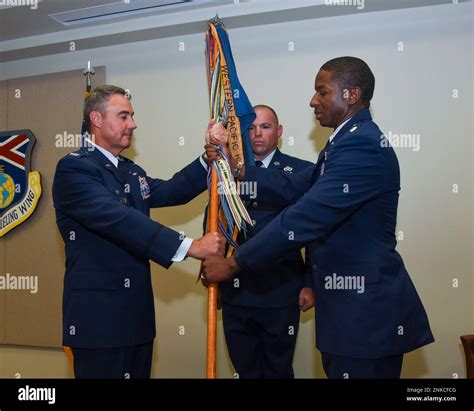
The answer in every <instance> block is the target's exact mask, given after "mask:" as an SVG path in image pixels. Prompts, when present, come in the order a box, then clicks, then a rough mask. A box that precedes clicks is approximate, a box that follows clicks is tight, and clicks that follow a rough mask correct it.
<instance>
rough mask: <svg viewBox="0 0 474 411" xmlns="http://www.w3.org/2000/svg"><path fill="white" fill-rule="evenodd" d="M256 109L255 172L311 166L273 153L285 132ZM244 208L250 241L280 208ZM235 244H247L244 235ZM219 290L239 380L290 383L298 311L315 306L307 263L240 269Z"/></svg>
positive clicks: (297, 256)
mask: <svg viewBox="0 0 474 411" xmlns="http://www.w3.org/2000/svg"><path fill="white" fill-rule="evenodd" d="M254 110H255V114H256V118H255V120H254V122H253V123H252V125H251V126H250V128H249V133H250V139H251V143H252V150H253V153H254V156H255V160H256V164H257V165H258V166H259V167H263V168H268V169H274V170H281V171H282V172H284V173H292V172H298V171H302V170H304V169H305V168H307V167H309V166H311V165H312V163H310V162H309V161H304V160H300V159H298V158H295V157H291V156H289V155H286V154H283V153H282V152H281V151H280V150H279V149H278V148H277V146H278V141H279V139H280V137H281V135H282V132H283V127H282V125H280V124H279V122H278V117H277V114H276V113H275V111H274V110H273V109H272V108H271V107H268V106H264V105H259V106H255V107H254ZM247 191H251V190H250V189H249V190H247ZM247 209H248V211H249V214H250V216H251V218H252V220H254V223H255V227H254V228H253V229H252V230H251V231H250V232H249V233H248V238H252V237H254V236H255V235H256V234H257V233H258V232H259V231H261V230H262V229H263V228H264V227H265V226H266V225H267V224H268V223H269V222H270V221H272V219H273V218H275V217H276V216H277V215H278V214H279V213H280V212H281V211H282V207H281V206H278V205H273V204H260V203H259V202H258V201H252V200H250V201H247ZM238 240H239V243H243V242H245V238H244V237H243V236H242V235H241V236H240V237H239V239H238ZM219 289H220V291H221V301H222V319H223V325H224V334H225V339H226V343H227V347H228V350H229V355H230V358H231V360H232V363H233V365H234V368H235V370H236V372H237V374H238V377H239V378H293V377H294V373H293V365H292V363H293V354H294V351H295V344H296V336H297V333H298V326H299V319H300V309H301V310H303V311H306V310H308V309H309V308H311V307H312V306H313V304H314V298H313V291H312V272H311V264H307V265H306V266H305V263H304V261H303V258H302V256H301V253H300V250H299V249H295V250H292V251H290V252H286V253H283V254H282V256H281V257H280V258H276V259H275V260H274V261H272V262H267V264H265V268H263V269H262V270H260V271H259V272H258V275H254V274H253V273H252V272H249V271H247V270H241V271H239V272H238V273H237V274H236V275H235V277H234V278H232V279H230V280H227V281H224V282H223V283H222V284H221V285H220V287H219Z"/></svg>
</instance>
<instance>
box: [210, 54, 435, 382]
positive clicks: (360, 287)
mask: <svg viewBox="0 0 474 411" xmlns="http://www.w3.org/2000/svg"><path fill="white" fill-rule="evenodd" d="M374 85H375V79H374V76H373V74H372V72H371V70H370V68H369V67H368V66H367V64H366V63H365V62H364V61H362V60H360V59H358V58H354V57H340V58H336V59H333V60H330V61H328V62H327V63H325V64H324V65H323V66H322V67H321V69H320V70H319V72H318V74H317V76H316V81H315V91H316V92H315V94H314V96H313V98H312V99H311V103H310V105H311V107H312V108H313V109H314V113H315V115H316V118H317V119H318V120H319V122H320V124H321V125H322V126H323V127H331V128H333V129H334V133H333V134H332V135H331V136H330V138H329V141H328V145H327V146H326V148H325V149H324V150H323V151H322V152H321V154H320V155H319V158H318V161H317V163H316V164H315V166H313V167H310V168H309V169H306V170H304V171H303V172H301V173H293V174H289V173H281V172H279V171H277V170H263V169H257V168H255V167H249V169H248V170H242V174H243V175H245V180H248V181H256V182H257V185H258V196H257V199H258V201H259V202H260V203H264V202H271V203H273V204H275V205H276V206H281V207H284V206H287V205H290V206H289V207H288V208H286V209H285V210H284V211H283V212H282V213H281V214H279V216H278V217H277V218H275V219H274V220H273V221H272V222H271V223H269V224H268V225H267V227H265V229H264V230H262V231H261V232H260V233H259V234H257V235H256V236H255V237H254V238H252V239H251V240H250V241H248V242H247V243H246V244H244V245H243V246H242V247H241V248H240V249H239V250H238V252H237V254H236V255H235V256H234V257H230V258H228V259H224V258H222V257H210V258H209V260H206V261H205V263H204V271H205V275H206V277H207V279H208V280H209V281H221V280H223V279H226V278H229V277H231V276H232V275H233V273H235V272H236V271H238V270H239V269H244V270H252V271H254V273H255V275H258V272H259V270H261V269H263V268H264V267H265V265H266V264H268V262H269V261H271V260H272V259H274V258H275V257H277V256H278V255H280V254H281V253H283V252H288V251H290V250H294V249H299V248H300V247H301V246H303V245H310V248H311V261H312V262H313V264H314V272H313V281H314V290H315V297H316V307H315V312H316V323H317V327H316V341H317V347H318V348H319V350H320V351H321V353H322V359H323V366H324V369H325V372H326V374H327V375H328V377H330V378H399V376H400V372H401V367H402V361H403V355H404V353H406V352H409V351H412V350H415V349H417V348H419V347H422V346H424V345H426V344H429V343H431V342H433V341H434V339H433V335H432V333H431V330H430V326H429V323H428V318H427V315H426V312H425V309H424V308H423V305H422V303H421V301H420V298H419V296H418V294H417V292H416V290H415V287H414V285H413V283H412V281H411V279H410V277H409V275H408V273H407V271H406V269H405V266H404V264H403V261H402V258H401V257H400V255H399V254H398V253H397V251H396V250H395V247H396V239H395V225H396V220H397V205H398V193H399V190H400V171H399V166H398V161H397V158H396V156H395V152H394V151H393V149H392V148H391V147H390V146H389V144H388V143H387V141H386V139H385V137H384V136H383V134H382V132H381V131H380V129H379V128H378V127H377V125H376V124H375V123H374V122H373V121H372V117H371V115H370V113H369V110H368V108H369V106H370V100H371V98H372V95H373V91H374ZM213 155H214V154H213V153H212V152H210V151H209V152H208V156H211V157H212V156H213ZM244 173H245V174H244ZM289 233H293V236H290V235H289Z"/></svg>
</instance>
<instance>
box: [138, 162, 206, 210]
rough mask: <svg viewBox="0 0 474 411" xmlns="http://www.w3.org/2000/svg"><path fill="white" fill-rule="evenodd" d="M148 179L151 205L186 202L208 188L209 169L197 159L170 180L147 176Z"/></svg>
mask: <svg viewBox="0 0 474 411" xmlns="http://www.w3.org/2000/svg"><path fill="white" fill-rule="evenodd" d="M147 181H148V185H149V186H150V206H151V207H167V206H174V205H180V204H186V203H187V202H189V201H191V200H192V199H193V198H194V197H196V196H198V195H199V194H201V193H202V192H203V191H204V190H206V189H207V171H206V170H205V169H204V168H203V166H202V165H201V162H200V161H199V159H196V160H194V161H193V162H192V163H191V164H189V165H188V166H186V167H185V168H183V169H182V170H181V171H178V172H177V173H176V174H175V175H173V177H171V178H170V179H169V180H160V179H159V178H151V177H147Z"/></svg>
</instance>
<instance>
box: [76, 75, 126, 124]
mask: <svg viewBox="0 0 474 411" xmlns="http://www.w3.org/2000/svg"><path fill="white" fill-rule="evenodd" d="M114 94H121V95H122V96H125V97H126V98H128V99H129V100H130V99H131V98H132V96H131V95H130V93H129V92H128V90H125V89H123V88H122V87H117V86H113V85H110V84H105V85H103V86H99V87H96V88H95V89H94V90H92V92H91V93H90V94H89V95H88V96H87V97H86V99H85V100H84V110H83V119H84V121H85V122H86V123H87V124H89V114H90V113H92V112H93V111H98V112H99V113H100V114H102V115H104V114H105V103H106V102H107V101H108V100H109V98H110V96H113V95H114Z"/></svg>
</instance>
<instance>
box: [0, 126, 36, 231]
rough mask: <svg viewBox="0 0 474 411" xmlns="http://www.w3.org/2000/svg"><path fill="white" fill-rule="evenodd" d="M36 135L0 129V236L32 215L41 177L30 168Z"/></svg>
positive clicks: (23, 131)
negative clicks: (0, 130) (1, 130)
mask: <svg viewBox="0 0 474 411" xmlns="http://www.w3.org/2000/svg"><path fill="white" fill-rule="evenodd" d="M35 142H36V138H35V136H34V135H33V133H32V132H31V130H16V131H7V132H0V237H3V236H4V235H5V234H6V233H8V232H9V231H10V230H12V229H13V228H15V227H17V226H18V225H20V224H21V223H22V222H23V221H25V220H27V219H28V217H30V216H31V214H33V212H34V211H35V208H36V206H37V204H38V201H39V198H40V196H41V192H42V190H41V177H40V174H39V173H38V172H37V171H31V170H30V164H31V152H32V150H33V145H34V144H35Z"/></svg>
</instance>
